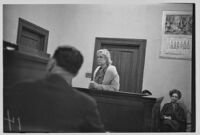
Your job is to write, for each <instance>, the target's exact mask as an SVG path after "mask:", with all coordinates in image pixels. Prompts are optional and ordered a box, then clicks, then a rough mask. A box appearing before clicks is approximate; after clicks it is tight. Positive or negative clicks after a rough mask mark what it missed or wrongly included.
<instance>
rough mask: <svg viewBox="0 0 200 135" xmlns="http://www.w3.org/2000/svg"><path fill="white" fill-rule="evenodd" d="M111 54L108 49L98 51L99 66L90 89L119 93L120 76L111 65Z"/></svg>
mask: <svg viewBox="0 0 200 135" xmlns="http://www.w3.org/2000/svg"><path fill="white" fill-rule="evenodd" d="M111 64H112V60H111V58H110V52H109V51H108V50H107V49H100V50H98V51H97V65H98V67H97V68H96V69H95V71H94V74H93V81H91V82H90V84H89V88H91V89H96V90H110V91H119V87H120V84H119V75H118V72H117V70H116V67H115V66H113V65H111Z"/></svg>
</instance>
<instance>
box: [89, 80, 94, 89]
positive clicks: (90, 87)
mask: <svg viewBox="0 0 200 135" xmlns="http://www.w3.org/2000/svg"><path fill="white" fill-rule="evenodd" d="M93 88H95V82H94V81H91V82H90V84H89V89H93Z"/></svg>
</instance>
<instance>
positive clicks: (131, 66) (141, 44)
mask: <svg viewBox="0 0 200 135" xmlns="http://www.w3.org/2000/svg"><path fill="white" fill-rule="evenodd" d="M99 49H108V50H109V51H110V53H111V59H112V61H113V63H112V64H113V65H114V66H116V68H117V71H118V74H119V77H120V91H123V92H132V93H140V92H141V91H142V82H143V69H144V62H145V49H146V40H144V39H122V38H100V37H97V38H96V41H95V50H94V61H93V69H92V70H93V73H94V70H95V68H96V67H97V65H96V62H95V60H96V51H97V50H99Z"/></svg>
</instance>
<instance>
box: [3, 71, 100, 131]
mask: <svg viewBox="0 0 200 135" xmlns="http://www.w3.org/2000/svg"><path fill="white" fill-rule="evenodd" d="M101 131H104V128H103V124H102V123H101V120H100V115H99V112H98V110H97V104H96V101H95V100H94V99H93V98H92V97H90V96H89V95H86V94H84V93H82V92H80V91H78V90H76V89H74V88H72V87H71V86H69V85H68V84H67V82H66V81H65V80H64V79H63V78H61V77H60V76H58V75H56V74H53V75H49V76H47V77H46V78H44V79H41V80H37V81H32V82H23V83H19V84H16V85H15V86H14V87H12V88H11V89H6V90H4V132H101Z"/></svg>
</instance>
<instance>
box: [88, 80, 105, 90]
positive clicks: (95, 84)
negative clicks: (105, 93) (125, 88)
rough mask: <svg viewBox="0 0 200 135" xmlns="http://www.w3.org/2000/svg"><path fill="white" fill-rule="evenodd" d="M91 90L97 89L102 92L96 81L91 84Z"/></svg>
mask: <svg viewBox="0 0 200 135" xmlns="http://www.w3.org/2000/svg"><path fill="white" fill-rule="evenodd" d="M89 89H96V90H101V89H102V88H101V85H100V84H98V83H96V82H94V81H91V82H90V84H89Z"/></svg>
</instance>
